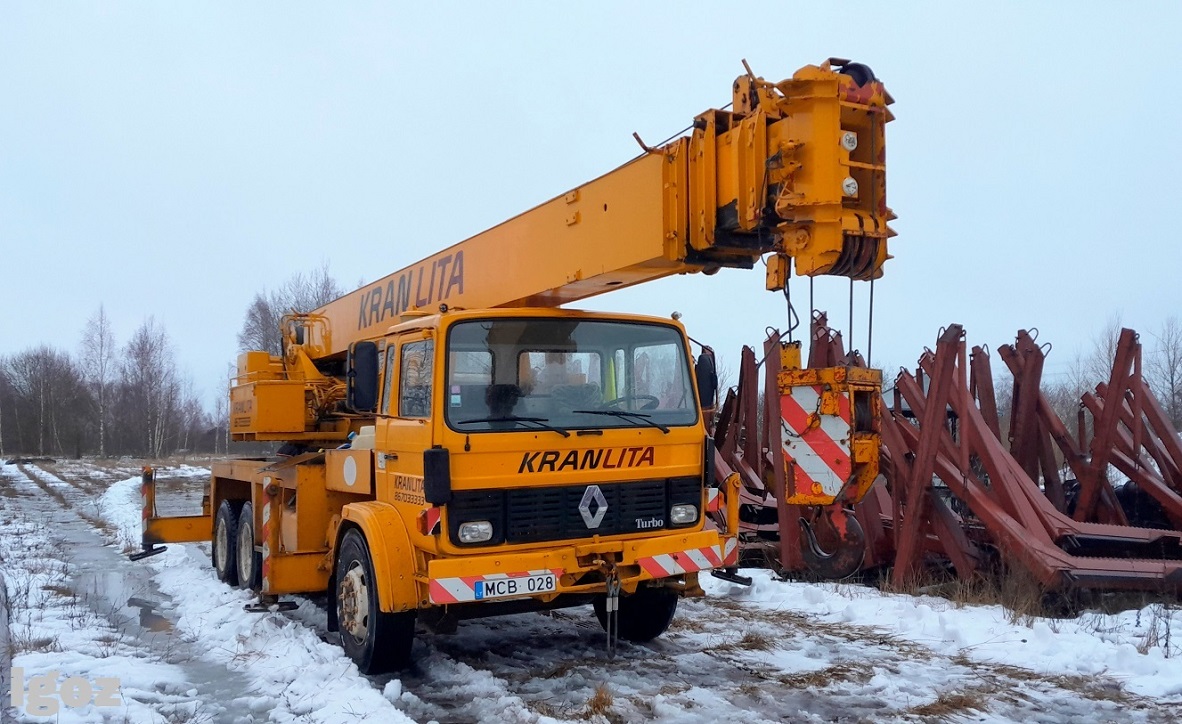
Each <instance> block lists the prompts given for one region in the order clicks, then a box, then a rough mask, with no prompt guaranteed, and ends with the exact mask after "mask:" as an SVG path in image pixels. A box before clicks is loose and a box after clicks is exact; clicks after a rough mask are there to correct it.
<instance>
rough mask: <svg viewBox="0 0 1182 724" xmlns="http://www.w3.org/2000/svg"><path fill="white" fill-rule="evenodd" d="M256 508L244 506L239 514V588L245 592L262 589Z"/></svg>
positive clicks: (261, 557) (247, 504) (245, 504)
mask: <svg viewBox="0 0 1182 724" xmlns="http://www.w3.org/2000/svg"><path fill="white" fill-rule="evenodd" d="M254 542H255V535H254V506H253V505H251V504H250V503H244V504H243V505H242V512H241V513H239V514H238V546H237V547H238V587H239V588H241V589H242V590H244V591H249V590H252V589H253V590H258V589H260V588H261V587H262V574H261V569H262V567H263V554H261V553H259V552H258V551H256V550H255V549H254Z"/></svg>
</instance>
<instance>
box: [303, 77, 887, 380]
mask: <svg viewBox="0 0 1182 724" xmlns="http://www.w3.org/2000/svg"><path fill="white" fill-rule="evenodd" d="M732 90H733V104H732V105H733V107H732V108H731V110H729V111H726V110H717V109H711V110H708V111H706V112H704V113H701V114H699V115H698V116H697V117H696V118H695V120H694V123H693V130H692V133H691V135H690V136H688V137H681V138H677V139H675V140H673V141H671V142H669V143H667V144H665V145H663V146H661V147H659V148H646V151H645V153H644V154H643V155H641V156H640V157H639V158H636V159H634V160H632V161H630V162H628V163H626V164H624V165H623V166H620V167H619V168H617V169H615V170H613V171H610V172H609V173H607V174H604V175H603V176H600V177H599V178H597V179H595V180H593V181H590V182H588V183H585V184H583V185H581V186H579V187H577V188H575V189H572V190H571V191H568V192H567V193H565V194H562V195H560V196H557V197H555V198H553V199H550V200H549V201H547V202H545V203H543V204H541V205H539V206H537V207H535V208H533V209H531V210H529V211H526V212H524V213H522V214H520V215H518V216H516V217H514V218H512V219H509V220H508V221H505V222H503V223H501V224H499V225H497V226H494V227H493V228H491V229H489V230H487V231H484V232H482V233H480V234H477V235H475V236H473V237H471V238H469V239H467V240H465V241H462V242H460V243H458V244H455V245H453V246H451V247H449V248H447V249H444V250H443V251H440V252H439V253H437V254H434V255H432V256H430V257H428V258H426V259H423V260H422V261H419V262H417V263H415V264H413V265H411V266H409V267H406V268H404V269H401V270H399V271H396V272H394V273H393V274H390V275H388V276H386V277H383V278H381V279H379V280H377V281H376V282H374V283H372V284H369V285H366V286H365V287H362V288H361V289H358V290H356V291H353V292H351V293H349V294H346V295H345V296H343V297H340V298H339V299H337V300H335V301H333V302H330V303H329V304H327V305H325V306H324V307H321V308H320V309H318V310H316V311H315V312H314V313H313V315H312V316H313V317H314V318H318V319H320V320H322V321H324V322H327V323H326V324H316V325H310V326H309V332H310V333H309V335H308V339H307V343H308V349H309V350H310V351H311V353H312V356H313V357H321V356H331V355H337V354H341V353H343V352H344V351H345V350H346V349H347V348H348V347H349V345H350V344H352V343H354V342H356V341H358V340H361V339H367V338H373V337H375V336H378V335H380V334H382V333H384V332H385V330H386V329H388V328H389V327H390V325H392V324H394V323H396V322H397V321H398V320H399V317H400V315H402V314H403V313H405V312H407V311H413V310H429V311H433V310H435V309H436V308H438V306H439V305H440V304H446V305H447V306H449V307H460V308H468V309H473V308H495V307H521V306H529V307H556V306H559V305H562V304H565V303H567V302H573V301H577V300H580V299H585V298H587V297H591V296H594V295H596V294H601V293H603V292H606V291H610V290H612V289H619V288H623V287H627V286H631V285H634V284H640V283H642V282H646V281H650V280H654V279H659V278H662V277H665V276H669V275H672V274H686V273H694V272H706V273H711V272H712V271H715V270H717V269H719V268H721V267H737V268H751V267H753V266H754V265H755V263H756V261H758V260H759V259H760V258H761V257H763V256H765V255H768V254H772V255H773V256H772V257H770V258H769V260H768V272H767V287H768V288H769V289H780V288H783V286H784V284H785V283H786V282H787V276H788V273H789V270H790V266H791V263H792V262H795V266H796V272H797V274H801V275H810V276H815V275H837V276H846V277H850V278H853V279H873V278H877V277H879V276H881V274H882V265H883V262H884V261H885V260H886V259H887V258H889V257H888V254H887V244H886V240H887V238H888V237H890V236H892V235H893V232H892V231H891V230H890V228H889V227H888V225H887V223H888V221H890V220H891V219H893V218H894V215H893V214H892V213H891V211H890V209H889V208H887V205H886V185H885V142H884V127H885V125H886V123H887V122H888V121H889V120H891V114H890V112H889V110H887V106H888V105H889V104H890V103H891V102H892V99H891V98H890V96H889V94H887V92H886V90H885V89H884V87H883V85H882V84H881V83H880V82H879V81H878V80H876V79H875V78H874V76H873V74H872V73H871V72H870V70H869V69H868V68H867V67H866V66H863V65H859V64H856V63H850V62H848V61H844V60H840V59H832V58H831V59H829V60H828V61H826V62H825V63H822V64H821V65H819V66H812V65H810V66H806V67H804V68H802V69H800V70H798V71H797V72H796V73H795V74H794V75H793V76H792V78H791V79H788V80H784V81H781V82H779V83H772V82H769V81H765V80H763V79H761V78H756V77H754V76H753V75H751V74H748V75H744V76H741V77H740V78H739V79H738V80H736V81H735V83H734V86H733V89H732Z"/></svg>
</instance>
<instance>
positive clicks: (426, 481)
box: [423, 447, 451, 505]
mask: <svg viewBox="0 0 1182 724" xmlns="http://www.w3.org/2000/svg"><path fill="white" fill-rule="evenodd" d="M423 498H424V499H425V500H426V501H427V502H428V503H430V504H431V505H447V504H448V503H450V502H451V457H450V456H449V455H448V452H447V448H445V447H432V448H428V449H426V450H424V451H423Z"/></svg>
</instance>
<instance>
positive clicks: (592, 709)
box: [584, 684, 615, 719]
mask: <svg viewBox="0 0 1182 724" xmlns="http://www.w3.org/2000/svg"><path fill="white" fill-rule="evenodd" d="M614 701H615V698H614V697H613V696H612V692H611V689H608V688H607V684H600V685H599V686H598V687H597V688H596V689H595V693H594V694H592V695H591V698H590V699H588V700H587V708H586V709H585V710H584V714H585V718H587V719H590V718H591V717H596V716H600V717H604V718H605V719H610V718H611V717H612V715H613V714H615V712H613V711H612V702H614Z"/></svg>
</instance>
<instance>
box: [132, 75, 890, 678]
mask: <svg viewBox="0 0 1182 724" xmlns="http://www.w3.org/2000/svg"><path fill="white" fill-rule="evenodd" d="M890 102H891V100H890V97H889V95H887V93H886V91H885V90H884V88H883V86H882V84H881V83H880V82H878V81H877V80H876V79H875V78H874V76H873V74H872V73H871V72H870V70H869V68H867V67H866V66H863V65H859V64H856V63H850V62H848V61H844V60H839V59H830V60H829V61H827V62H825V63H822V64H821V65H820V66H806V67H804V68H802V69H801V70H799V71H797V72H796V73H795V74H794V75H793V76H792V78H790V79H788V80H785V81H781V82H778V83H772V82H768V81H765V80H763V79H762V78H758V77H756V76H754V75H753V74H752V73H751V72H750V69H749V68H748V69H747V73H746V74H745V75H743V76H741V77H739V78H738V80H736V81H735V83H734V87H733V106H732V107H731V108H730V110H708V111H706V112H705V113H702V114H701V115H699V116H697V117H696V118H695V119H694V122H693V125H692V133H691V134H690V135H689V136H683V137H679V138H676V139H675V140H672V141H671V142H668V143H666V144H664V145H662V146H660V147H657V148H649V147H647V146H644V144H643V143H641V146H642V147H643V148H644V153H642V154H641V155H640V156H639V157H637V158H636V159H634V160H632V161H631V162H629V163H627V164H625V165H623V166H621V167H619V168H617V169H615V170H613V171H611V172H609V173H607V174H605V175H603V176H601V177H599V178H597V179H595V180H593V181H590V182H588V183H586V184H583V185H582V186H579V187H578V188H575V189H573V190H571V191H569V192H567V193H565V194H562V195H561V196H558V197H556V198H554V199H551V200H550V201H548V202H546V203H544V204H542V205H540V206H538V207H536V208H534V209H531V210H529V211H527V212H525V213H523V214H521V215H519V216H516V217H514V218H512V219H510V220H508V221H506V222H504V223H502V224H500V225H499V226H496V227H494V228H492V229H489V230H488V231H485V232H483V233H481V234H478V235H476V236H474V237H472V238H470V239H468V240H466V241H463V242H460V243H459V244H456V245H455V246H452V247H450V248H447V249H445V250H443V251H441V252H439V253H437V254H435V255H433V256H431V257H428V258H426V259H424V260H422V261H420V262H418V263H416V264H414V265H412V266H410V267H407V268H405V269H403V270H401V271H397V272H395V273H393V274H390V275H389V276H386V277H384V278H382V279H379V280H378V281H376V282H374V283H372V284H369V285H366V286H365V287H363V288H361V289H358V290H356V291H354V292H352V293H350V294H347V295H345V296H343V297H341V298H339V299H337V300H335V301H333V302H331V303H329V304H327V305H325V306H324V307H321V308H320V309H317V310H315V311H313V312H311V313H307V314H293V315H290V316H288V317H286V318H285V319H284V321H283V330H282V331H283V354H282V355H281V356H272V355H269V354H267V353H266V352H245V353H243V354H242V355H241V356H240V357H239V359H238V374H237V379H236V381H235V384H234V385H233V386H232V388H231V390H230V398H231V413H230V427H231V432H232V434H233V437H234V439H235V440H240V441H278V442H282V443H284V446H283V447H282V448H281V449H280V452H281V456H280V457H278V458H270V459H241V460H233V461H230V462H224V463H218V464H216V465H214V467H213V471H212V476H211V480H210V483H209V488H208V494H207V496H206V499H205V502H204V511H203V514H202V515H200V516H189V517H179V518H178V517H171V518H170V517H159V516H157V515H156V513H155V488H154V485H153V484H152V480H151V479H150V475H149V474H145V485H144V496H143V505H144V532H143V544H144V550H143V552H141V553H138V554H136V557H144V556H147V555H151V554H153V553H156V552H159V551H160V550H161V548H160V547H158V544H161V543H167V542H183V541H197V540H211V541H212V546H213V547H212V557H213V563H214V567H215V568H216V571H217V575H218V577H219V578H220V579H221V580H223V581H225V582H226V583H229V584H236V585H238V586H239V587H241V588H244V589H251V590H254V591H257V592H258V593H259V595H260V603H259V604H258V608H259V609H260V610H265V609H266V608H267V607H268V606H275V605H278V604H279V601H278V596H280V595H283V594H297V593H327V594H328V602H329V605H328V618H329V628H330V630H338V627H339V630H340V632H341V641H342V645H343V647H344V648H345V650H346V651H347V652H348V654H349V655H350V656H351V657H352V658H353V659H354V660H355V661H356V662H357V665H358V667H359V668H360V669H361V670H362V671H364V672H370V673H372V672H377V671H382V670H388V669H391V668H397V667H402V666H405V665H406V664H407V663H408V662H409V659H410V651H411V643H412V640H413V636H414V627H415V622H416V617H418V618H420V619H421V620H424V622H426V623H428V624H432V625H435V626H444V625H448V624H450V623H451V622H453V621H455V620H457V619H463V618H474V617H481V616H488V615H494V614H501V613H510V612H518V611H528V610H539V609H545V608H556V607H560V606H567V605H575V604H585V603H588V602H591V603H593V604H594V609H595V613H596V615H597V617H598V619H599V621H600V623H601V624H602V625H603V626H604V628H605V630H606V631H607V632H608V639H609V645H611V643H612V642H614V638H615V637H617V636H621V637H623V638H625V639H627V640H631V641H647V640H650V639H652V638H654V637H656V636H659V635H660V634H661V633H662V632H664V630H665V629H666V627H667V626H668V625H669V622H670V620H671V619H672V617H673V614H674V610H675V608H676V605H677V600H678V598H679V596H682V595H701V592H702V591H701V588H700V587H699V585H698V574H699V573H700V572H701V571H706V570H711V569H726V568H731V567H734V566H735V565H736V563H737V558H738V551H737V532H738V507H739V505H738V480H737V477H736V476H732V477H731V478H729V479H728V480H727V481H726V484H724V485H721V486H720V485H719V484H717V483H716V482H715V481H714V479H713V478H714V476H713V471H712V462H713V449H712V445H711V442H710V440H709V438H708V436H707V433H706V427H705V423H706V420H705V417H706V415H708V414H710V408H712V407H713V405H714V399H715V386H716V384H717V381H716V378H715V376H714V369H713V363H712V357H710V355H709V353H708V351H704V352H703V355H702V356H701V357H699V359H698V363H697V364H696V365H695V364H694V363H693V362H692V359H693V358H692V351H691V348H690V344H689V340H688V338H687V336H686V333H685V330H684V329H683V327H682V325H681V324H680V323H679V322H677V321H676V319H673V320H670V319H662V318H652V317H641V316H633V315H623V314H601V313H593V312H585V311H573V310H567V309H563V308H561V305H562V304H564V303H566V302H572V301H575V300H579V299H583V298H586V297H590V296H592V295H595V294H600V293H602V292H606V291H609V290H612V289H617V288H622V287H627V286H631V285H634V284H640V283H642V282H646V281H649V280H653V279H658V278H661V277H665V276H669V275H672V274H685V273H694V272H703V273H706V274H710V273H713V272H715V271H717V270H718V269H720V268H722V267H740V268H752V267H754V266H755V264H756V263H757V262H759V261H761V260H763V261H764V262H765V263H766V266H767V272H766V286H767V288H768V289H771V290H780V289H784V288H785V285H786V284H787V282H788V277H789V274H790V271H791V265H792V263H795V266H796V272H797V274H803V275H820V274H829V275H838V276H846V277H850V278H852V279H873V278H876V277H878V276H879V275H881V273H882V265H883V262H884V261H885V260H886V259H887V258H888V256H887V238H888V237H889V236H890V235H891V233H892V232H891V231H890V229H889V228H888V226H887V222H888V221H889V220H890V219H891V218H893V216H892V214H891V212H890V210H889V209H888V208H887V206H886V200H885V199H886V196H885V161H884V158H885V156H884V126H885V124H886V122H887V121H888V120H890V113H889V111H888V110H887V105H888V104H889V103H890ZM637 140H638V141H639V140H640V139H639V138H638V139H637ZM868 379H869V378H868ZM872 381H874V382H877V378H876V377H875V378H873V380H872ZM817 384H819V383H817ZM817 389H820V387H818V388H817ZM841 392H842V391H841V390H837V391H836V393H837V394H840V393H841ZM848 407H849V406H848V405H846V409H848ZM817 414H818V415H819V414H821V412H820V409H818V413H817ZM815 422H816V421H814V423H815ZM810 424H813V423H810ZM860 429H868V427H867V425H866V424H863V425H861V426H860ZM872 452H873V457H874V460H875V464H877V449H874V450H873V451H872ZM865 482H866V481H860V482H859V485H862V488H863V490H864V487H865V485H864V483H865ZM823 492H829V498H828V501H829V502H832V500H833V494H834V493H832V492H830V491H822V490H821V488H820V487H819V486H817V487H816V488H815V489H814V490H813V491H812V495H811V496H810V497H809V502H810V504H816V503H818V502H825V501H826V498H825V495H823V494H821V493H823ZM788 499H789V500H791V496H788ZM719 506H721V507H722V508H723V510H724V511H725V513H724V514H723V515H722V516H721V518H720V520H721V521H724V524H723V525H720V526H714V525H710V524H708V523H707V521H706V516H705V512H706V510H707V509H711V510H713V509H716V508H718V507H719Z"/></svg>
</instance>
